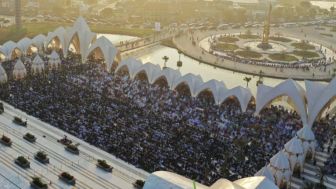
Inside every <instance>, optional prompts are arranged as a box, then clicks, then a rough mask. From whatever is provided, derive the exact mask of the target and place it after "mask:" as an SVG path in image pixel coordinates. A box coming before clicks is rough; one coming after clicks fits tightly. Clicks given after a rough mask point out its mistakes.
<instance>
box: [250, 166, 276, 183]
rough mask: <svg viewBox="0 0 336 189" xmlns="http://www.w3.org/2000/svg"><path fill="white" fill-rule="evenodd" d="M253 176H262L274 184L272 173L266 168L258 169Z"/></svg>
mask: <svg viewBox="0 0 336 189" xmlns="http://www.w3.org/2000/svg"><path fill="white" fill-rule="evenodd" d="M254 176H264V177H266V178H268V179H269V180H270V181H272V182H275V180H274V176H273V173H272V171H271V170H270V169H269V167H267V166H265V167H263V168H262V169H260V170H259V171H258V172H257V173H256V174H255V175H254Z"/></svg>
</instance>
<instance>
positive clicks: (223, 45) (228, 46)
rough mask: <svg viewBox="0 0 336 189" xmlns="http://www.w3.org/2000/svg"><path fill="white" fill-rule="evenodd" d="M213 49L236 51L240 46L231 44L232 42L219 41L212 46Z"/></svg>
mask: <svg viewBox="0 0 336 189" xmlns="http://www.w3.org/2000/svg"><path fill="white" fill-rule="evenodd" d="M212 49H213V50H216V51H222V52H225V51H235V50H237V49H239V46H238V45H236V44H231V43H217V44H215V45H213V46H212Z"/></svg>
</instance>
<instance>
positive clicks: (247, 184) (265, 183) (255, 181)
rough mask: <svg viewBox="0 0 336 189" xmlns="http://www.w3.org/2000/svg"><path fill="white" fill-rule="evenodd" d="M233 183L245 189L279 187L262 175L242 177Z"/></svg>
mask: <svg viewBox="0 0 336 189" xmlns="http://www.w3.org/2000/svg"><path fill="white" fill-rule="evenodd" d="M233 183H235V184H238V185H240V186H242V187H244V188H246V189H279V188H278V187H277V186H276V185H275V184H274V183H273V182H272V181H270V180H268V179H267V178H266V177H262V176H257V177H247V178H242V179H239V180H236V181H234V182H233Z"/></svg>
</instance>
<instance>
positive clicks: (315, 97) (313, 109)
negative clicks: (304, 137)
mask: <svg viewBox="0 0 336 189" xmlns="http://www.w3.org/2000/svg"><path fill="white" fill-rule="evenodd" d="M305 85H306V90H307V100H308V126H309V127H312V126H313V124H314V122H315V120H316V119H317V118H318V116H319V115H320V114H321V113H322V111H323V110H324V108H325V107H326V106H327V105H328V104H329V102H331V101H332V100H333V99H334V97H335V96H336V78H334V79H333V80H332V81H331V82H330V83H329V84H322V83H318V82H311V81H306V82H305Z"/></svg>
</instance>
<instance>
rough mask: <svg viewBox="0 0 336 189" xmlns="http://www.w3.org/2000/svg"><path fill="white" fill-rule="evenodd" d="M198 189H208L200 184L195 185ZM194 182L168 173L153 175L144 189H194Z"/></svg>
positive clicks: (155, 173)
mask: <svg viewBox="0 0 336 189" xmlns="http://www.w3.org/2000/svg"><path fill="white" fill-rule="evenodd" d="M195 184H196V188H197V189H208V187H207V186H204V185H202V184H200V183H195ZM193 185H194V181H192V180H190V179H188V178H186V177H183V176H180V175H178V174H175V173H171V172H167V171H157V172H154V173H152V174H151V175H150V176H149V177H148V178H147V180H146V182H145V186H144V187H143V189H193V188H194V187H193Z"/></svg>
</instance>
